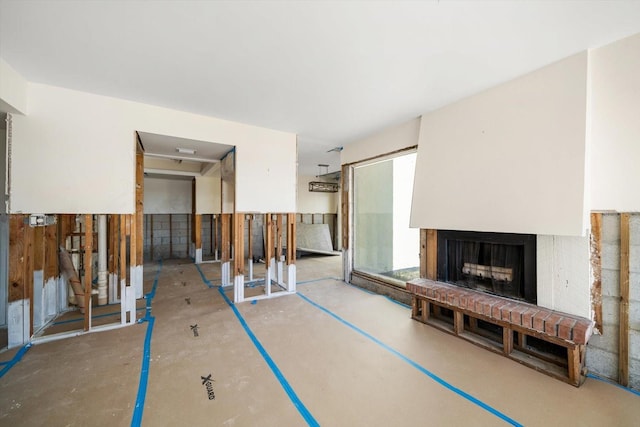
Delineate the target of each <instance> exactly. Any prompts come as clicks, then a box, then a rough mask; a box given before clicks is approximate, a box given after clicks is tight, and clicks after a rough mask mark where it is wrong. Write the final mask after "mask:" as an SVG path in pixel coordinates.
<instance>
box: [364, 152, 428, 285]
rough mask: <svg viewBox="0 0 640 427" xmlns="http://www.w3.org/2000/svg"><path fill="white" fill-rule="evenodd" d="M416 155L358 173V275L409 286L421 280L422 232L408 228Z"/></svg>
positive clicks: (399, 156)
mask: <svg viewBox="0 0 640 427" xmlns="http://www.w3.org/2000/svg"><path fill="white" fill-rule="evenodd" d="M415 162H416V153H415V150H412V151H406V152H403V153H399V154H397V155H394V156H393V157H386V158H384V159H380V160H376V161H373V162H368V163H366V164H361V165H357V166H355V167H354V169H353V199H352V200H353V269H354V271H359V272H363V273H368V274H374V275H376V276H378V277H380V278H382V279H383V280H384V279H386V280H387V281H389V282H391V283H394V284H404V283H405V282H406V281H408V280H411V279H414V278H417V277H418V276H419V274H420V271H419V270H420V268H419V266H420V231H419V230H418V229H412V228H409V217H410V212H411V197H412V192H413V175H414V170H415Z"/></svg>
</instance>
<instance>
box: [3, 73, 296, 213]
mask: <svg viewBox="0 0 640 427" xmlns="http://www.w3.org/2000/svg"><path fill="white" fill-rule="evenodd" d="M28 93H29V99H28V100H29V115H28V116H26V117H25V116H15V117H14V127H13V138H14V147H13V148H14V150H13V168H12V186H13V193H12V201H11V206H12V211H13V212H14V213H19V212H24V213H29V212H65V213H86V212H91V213H96V214H97V213H132V212H134V207H135V206H134V195H135V194H134V190H135V185H134V183H135V175H134V172H135V167H134V166H135V131H136V130H139V131H143V132H149V133H156V134H160V135H168V136H176V137H181V138H187V139H195V140H200V141H212V142H218V143H224V144H229V145H235V146H236V153H237V163H236V173H237V175H236V178H237V180H236V209H237V210H239V211H246V212H251V211H255V212H295V210H296V172H297V164H296V136H295V134H292V133H287V132H280V131H276V130H271V129H265V128H260V127H256V126H249V125H244V124H241V123H235V122H230V121H226V120H220V119H216V118H213V117H206V116H201V115H196V114H190V113H185V112H181V111H176V110H170V109H167V108H161V107H156V106H152V105H147V104H141V103H136V102H130V101H125V100H121V99H115V98H109V97H104V96H98V95H93V94H88V93H84V92H78V91H72V90H68V89H62V88H58V87H53V86H47V85H42V84H35V83H29V91H28ZM256 182H259V183H260V188H259V190H257V189H256V188H255V183H256Z"/></svg>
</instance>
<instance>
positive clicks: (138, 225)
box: [132, 150, 144, 266]
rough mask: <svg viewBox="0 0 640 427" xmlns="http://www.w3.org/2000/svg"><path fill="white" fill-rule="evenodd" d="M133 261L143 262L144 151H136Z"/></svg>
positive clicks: (136, 263) (136, 262)
mask: <svg viewBox="0 0 640 427" xmlns="http://www.w3.org/2000/svg"><path fill="white" fill-rule="evenodd" d="M134 223H135V230H136V232H135V234H134V235H132V237H134V236H135V241H136V242H135V263H133V265H134V266H137V265H142V264H144V259H143V257H144V153H143V152H142V151H140V150H138V152H137V153H136V212H135V221H134Z"/></svg>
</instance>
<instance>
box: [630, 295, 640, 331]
mask: <svg viewBox="0 0 640 427" xmlns="http://www.w3.org/2000/svg"><path fill="white" fill-rule="evenodd" d="M629 328H630V329H635V330H636V331H639V332H640V301H638V300H629Z"/></svg>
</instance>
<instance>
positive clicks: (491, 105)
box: [411, 52, 587, 236]
mask: <svg viewBox="0 0 640 427" xmlns="http://www.w3.org/2000/svg"><path fill="white" fill-rule="evenodd" d="M586 106H587V53H586V52H583V53H580V54H577V55H574V56H572V57H569V58H566V59H564V60H562V61H559V62H557V63H554V64H551V65H549V66H547V67H544V68H542V69H540V70H537V71H535V72H532V73H530V74H527V75H525V76H523V77H520V78H518V79H515V80H513V81H510V82H507V83H505V84H502V85H499V86H496V87H494V88H492V89H489V90H487V91H485V92H482V93H480V94H478V95H475V96H472V97H469V98H466V99H464V100H462V101H459V102H457V103H454V104H451V105H449V106H447V107H444V108H442V109H440V110H437V111H434V112H431V113H428V114H425V115H423V116H422V121H421V128H420V143H419V145H418V160H417V164H416V174H415V185H414V190H413V191H414V192H413V207H412V214H411V225H412V226H413V227H420V228H435V229H451V230H474V231H491V232H513V233H531V234H547V235H574V236H580V235H583V234H584V233H585V231H586V229H587V224H586V222H585V219H586V217H587V216H586V214H585V197H584V196H585V194H584V193H585V165H586V142H585V138H586Z"/></svg>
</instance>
